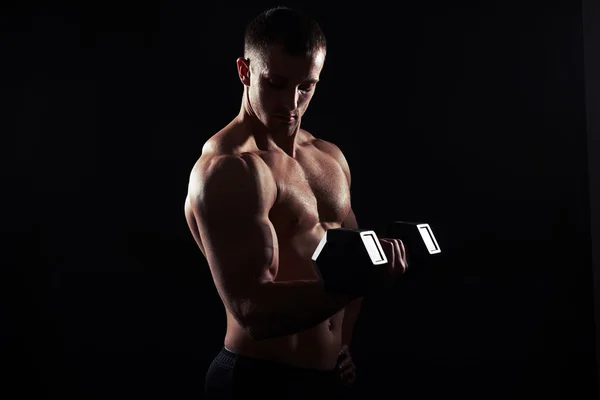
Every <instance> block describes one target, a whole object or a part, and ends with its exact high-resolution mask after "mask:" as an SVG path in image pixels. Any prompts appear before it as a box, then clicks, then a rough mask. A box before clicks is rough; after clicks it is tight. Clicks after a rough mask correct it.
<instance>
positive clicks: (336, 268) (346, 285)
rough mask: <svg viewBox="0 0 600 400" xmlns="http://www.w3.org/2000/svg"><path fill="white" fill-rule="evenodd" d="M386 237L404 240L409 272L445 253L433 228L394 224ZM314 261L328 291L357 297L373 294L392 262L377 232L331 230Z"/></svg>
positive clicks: (414, 224) (425, 225) (313, 256)
mask: <svg viewBox="0 0 600 400" xmlns="http://www.w3.org/2000/svg"><path fill="white" fill-rule="evenodd" d="M383 237H387V238H396V239H400V240H402V242H403V243H404V245H405V249H406V253H407V261H408V267H409V269H410V268H414V267H415V265H413V264H412V263H416V262H418V261H417V260H420V259H422V258H423V256H424V255H426V254H427V255H434V254H439V253H441V249H440V247H439V244H438V243H437V240H436V238H435V236H434V235H433V231H432V230H431V227H430V226H429V224H420V223H411V222H404V221H394V222H392V223H390V224H389V225H388V227H387V229H386V231H385V232H384V235H383ZM312 261H313V264H314V267H315V270H316V271H317V274H318V275H319V278H320V279H321V281H322V282H323V284H324V287H325V290H326V291H330V292H340V293H348V294H351V295H355V296H362V295H365V294H367V293H369V292H370V291H371V290H372V287H371V285H372V284H373V281H374V277H375V274H377V273H378V271H381V268H384V267H385V266H384V264H386V263H387V262H388V260H387V257H386V256H385V253H384V252H383V249H382V248H381V243H380V242H379V238H378V237H377V234H376V233H375V231H373V230H361V229H346V228H336V229H329V230H327V231H326V232H325V235H324V236H323V238H322V239H321V241H320V242H319V244H318V246H317V248H316V249H315V251H314V253H313V255H312Z"/></svg>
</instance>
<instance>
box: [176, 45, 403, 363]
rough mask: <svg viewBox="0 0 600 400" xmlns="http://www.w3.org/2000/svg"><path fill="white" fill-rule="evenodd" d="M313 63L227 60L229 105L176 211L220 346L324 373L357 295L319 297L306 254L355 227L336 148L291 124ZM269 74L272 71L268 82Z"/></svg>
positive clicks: (283, 58)
mask: <svg viewBox="0 0 600 400" xmlns="http://www.w3.org/2000/svg"><path fill="white" fill-rule="evenodd" d="M323 61H324V54H322V55H319V54H316V55H313V56H312V57H305V58H300V59H299V58H298V57H290V56H288V55H286V54H284V52H282V51H281V49H279V50H277V49H275V50H274V51H273V53H271V54H270V56H269V57H268V59H267V61H266V62H265V63H264V64H261V65H259V66H257V67H256V68H255V69H252V68H250V65H249V60H247V59H238V61H237V65H238V73H239V76H240V80H241V81H242V83H243V84H244V97H243V100H242V107H241V109H240V113H239V114H238V116H237V117H236V118H235V119H234V120H232V121H231V122H230V123H229V124H228V125H227V126H226V127H225V128H223V129H222V130H221V131H219V132H218V133H217V134H215V135H214V136H212V137H211V138H210V139H209V140H208V141H207V142H206V143H205V145H204V147H203V149H202V155H201V156H200V158H199V159H198V161H197V162H196V164H195V165H194V167H193V169H192V173H191V175H190V184H189V192H188V196H187V198H186V201H185V215H186V219H187V222H188V225H189V228H190V230H191V232H192V234H193V236H194V239H195V240H196V243H197V244H198V246H199V248H200V250H201V251H202V253H203V254H204V256H205V257H206V258H207V260H208V263H209V266H210V268H211V272H212V275H213V280H214V282H215V286H216V288H217V291H218V292H219V295H220V297H221V299H222V300H223V303H224V305H225V312H226V316H227V330H226V335H225V339H224V345H225V346H226V347H227V348H228V349H229V350H231V351H233V352H234V353H236V354H240V355H245V356H250V357H256V358H261V359H269V360H273V361H277V362H282V363H285V364H289V365H294V366H299V367H304V368H312V369H317V370H332V369H334V368H335V366H336V362H337V359H338V354H339V352H340V350H341V348H342V344H343V343H342V339H343V330H342V327H343V322H344V316H345V308H346V307H347V306H349V305H351V304H357V303H359V302H360V300H361V299H360V298H358V299H357V298H351V297H349V296H342V295H338V296H336V295H334V294H325V293H323V290H322V288H321V286H320V284H319V280H318V276H317V274H316V271H315V269H314V266H313V265H312V262H311V256H312V253H313V252H314V250H315V248H316V247H317V245H318V243H319V241H320V240H321V239H322V237H323V236H324V234H325V232H326V230H328V229H334V228H339V227H342V226H343V227H349V228H356V227H357V224H356V218H355V216H354V212H353V211H352V206H351V199H350V184H351V177H350V170H349V167H348V164H347V162H346V159H345V158H344V155H343V154H342V152H341V151H340V149H339V148H338V147H337V146H335V145H334V144H333V143H330V142H327V141H325V140H322V139H317V138H315V137H314V136H313V135H311V134H310V133H309V132H307V131H306V130H304V129H301V128H300V120H301V118H302V115H303V114H304V112H305V111H306V109H307V107H308V103H309V102H310V98H311V97H312V94H313V93H314V86H315V84H316V81H318V76H319V73H320V71H321V68H322V66H323ZM255 64H258V63H257V62H255ZM276 72H278V73H276ZM253 74H254V75H253ZM251 76H252V78H251ZM274 76H277V77H278V78H277V79H279V78H281V77H282V76H283V77H284V78H283V79H279V80H280V81H281V82H278V84H277V89H273V87H274V86H273V85H272V83H273V79H274V78H273V77H274ZM252 79H254V80H252ZM265 79H267V80H268V82H266V83H265ZM308 81H310V82H308ZM307 82H308V83H307ZM280 114H288V115H291V116H292V117H291V118H287V119H286V118H279V117H278V115H280ZM236 163H237V164H236ZM234 164H235V165H238V166H239V168H238V167H235V166H234ZM236 171H237V172H236ZM219 174H220V175H219ZM217 176H219V178H217ZM216 179H220V180H219V181H218V183H216V184H215V183H212V182H213V181H214V180H216ZM210 188H214V189H210ZM386 244H387V245H388V246H385V247H384V251H386V254H388V258H389V259H390V260H396V261H394V262H393V263H392V264H393V267H395V268H396V271H397V270H399V269H401V270H402V271H403V270H404V269H405V268H406V265H405V258H404V253H403V248H401V243H400V244H399V243H398V242H393V241H388V242H386ZM382 245H383V241H382ZM294 283H298V285H294ZM287 284H289V286H287V287H286V285H287ZM303 285H304V287H301V286H303ZM280 289H281V290H280ZM310 298H314V303H317V302H319V303H320V304H321V305H322V307H321V308H322V310H321V309H320V308H318V305H317V304H314V303H311V299H310ZM241 299H244V300H243V301H242V300H241ZM295 307H296V308H295ZM311 307H312V308H311ZM266 309H269V310H271V311H270V312H271V314H269V313H267V312H266V311H263V310H266ZM288 309H289V314H288V313H287V311H286V310H288ZM302 310H309V311H306V312H305V314H306V315H304V316H303V318H304V321H305V322H304V325H300V324H296V325H294V324H293V323H291V322H290V326H289V327H285V328H284V327H281V328H278V329H279V330H277V329H275V328H274V327H273V326H271V327H270V328H269V329H267V328H264V329H262V328H261V326H266V325H276V324H278V323H280V321H282V320H283V319H286V318H287V317H289V315H290V314H293V313H295V314H298V315H299V314H302ZM310 310H315V312H314V313H313V314H314V315H308V314H310V313H311V311H310ZM316 310H319V312H318V313H317V312H316ZM351 314H354V315H353V316H352V318H355V317H356V315H355V314H356V310H354V312H353V313H351ZM262 315H265V317H264V318H262V319H261V316H262ZM274 316H278V317H274ZM311 318H312V319H311ZM291 319H293V317H290V320H291ZM281 324H283V322H281ZM351 325H352V324H351ZM291 326H294V328H291ZM285 329H287V331H286V330H285ZM288 331H289V332H288ZM282 332H283V333H282ZM345 335H346V336H348V335H351V332H350V333H348V332H346V333H345ZM347 341H348V339H346V342H347Z"/></svg>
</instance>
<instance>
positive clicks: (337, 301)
mask: <svg viewBox="0 0 600 400" xmlns="http://www.w3.org/2000/svg"><path fill="white" fill-rule="evenodd" d="M258 292H259V293H257V294H256V295H255V296H254V298H253V299H252V303H253V305H252V307H253V311H251V312H250V313H249V314H248V318H247V324H246V327H247V330H248V332H249V333H250V335H251V336H252V338H254V339H255V340H263V339H269V338H274V337H279V336H286V335H291V334H294V333H298V332H302V331H305V330H307V329H310V328H312V327H314V326H316V325H318V324H320V323H321V322H323V321H325V320H326V319H327V318H330V317H331V316H332V315H334V314H335V313H337V312H338V311H340V310H341V309H343V308H344V307H346V306H347V305H348V304H349V303H350V302H352V301H353V300H354V299H356V296H351V295H346V294H341V293H329V292H326V291H325V289H324V286H323V284H322V282H320V281H291V282H271V283H268V284H265V285H263V287H261V288H260V289H259V290H258Z"/></svg>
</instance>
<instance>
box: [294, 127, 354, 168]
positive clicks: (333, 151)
mask: <svg viewBox="0 0 600 400" xmlns="http://www.w3.org/2000/svg"><path fill="white" fill-rule="evenodd" d="M305 132H306V131H305ZM306 133H307V134H308V136H307V137H308V138H309V141H310V143H311V144H312V145H313V146H314V147H315V148H316V149H318V150H319V151H321V152H323V153H325V154H327V155H329V156H330V157H332V158H333V159H335V160H336V161H337V162H338V163H339V164H340V165H341V166H342V168H344V169H346V168H348V161H347V160H346V156H345V155H344V152H343V151H342V149H341V148H340V147H339V146H338V145H337V144H335V143H333V142H331V141H328V140H325V139H322V138H317V137H315V136H313V135H311V134H310V133H308V132H306Z"/></svg>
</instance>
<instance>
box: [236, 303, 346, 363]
mask: <svg viewBox="0 0 600 400" xmlns="http://www.w3.org/2000/svg"><path fill="white" fill-rule="evenodd" d="M343 317H344V311H343V310H342V311H340V312H338V313H337V314H335V315H333V316H332V317H331V318H329V319H327V320H326V321H323V322H322V323H320V324H319V325H317V326H315V327H313V328H311V329H308V330H306V331H304V332H300V333H296V334H293V335H289V336H283V337H278V338H272V339H265V340H261V341H254V340H253V339H252V338H250V337H249V336H248V334H247V333H246V332H245V331H244V329H243V328H241V327H240V326H239V324H238V323H237V321H235V318H233V317H232V316H231V314H230V313H229V311H227V333H226V335H225V341H224V345H225V347H226V348H227V349H228V350H229V351H231V352H233V353H236V354H240V355H244V356H248V357H254V358H260V359H266V360H271V361H276V362H281V363H285V364H288V365H294V366H298V367H303V368H312V369H318V370H331V369H333V368H334V367H335V365H336V361H337V355H338V352H339V350H340V348H341V345H342V344H341V341H342V320H343Z"/></svg>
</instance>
